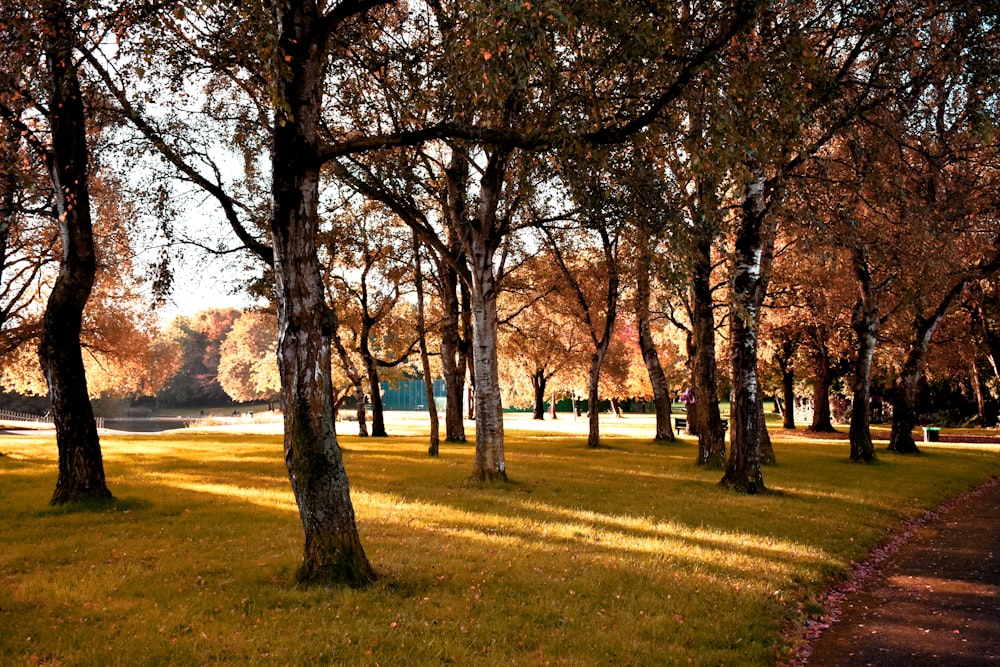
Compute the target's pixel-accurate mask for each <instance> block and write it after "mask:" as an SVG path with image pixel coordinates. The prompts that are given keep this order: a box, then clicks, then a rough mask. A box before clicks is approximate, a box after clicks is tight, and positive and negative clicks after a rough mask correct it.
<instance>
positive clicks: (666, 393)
mask: <svg viewBox="0 0 1000 667" xmlns="http://www.w3.org/2000/svg"><path fill="white" fill-rule="evenodd" d="M649 274H650V249H649V239H648V238H647V236H646V235H645V234H643V233H642V232H641V231H640V233H639V239H638V252H637V255H636V294H635V319H636V327H637V328H638V329H639V349H640V350H641V351H642V361H643V363H644V364H645V365H646V373H647V374H648V375H649V384H650V385H651V386H652V387H653V405H654V406H655V407H656V432H655V434H654V435H653V440H655V441H660V442H662V441H673V440H675V439H676V438H675V437H674V429H673V426H672V425H671V424H670V407H671V400H670V387H669V386H668V385H667V375H666V373H664V372H663V366H662V365H661V364H660V355H659V354H657V352H656V343H655V342H653V331H652V327H651V326H650V317H649V299H650V286H649Z"/></svg>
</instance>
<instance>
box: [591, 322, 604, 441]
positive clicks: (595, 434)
mask: <svg viewBox="0 0 1000 667" xmlns="http://www.w3.org/2000/svg"><path fill="white" fill-rule="evenodd" d="M608 342H609V341H608V340H607V339H605V340H603V341H602V344H601V345H598V347H597V350H596V351H595V352H594V354H592V355H590V376H589V379H588V382H587V401H588V402H589V405H590V410H588V411H587V419H588V430H587V446H588V447H591V448H596V447H600V446H601V411H600V410H599V409H598V407H597V404H598V401H599V400H600V397H601V396H600V394H601V365H602V364H603V363H604V355H605V353H606V352H607V351H608Z"/></svg>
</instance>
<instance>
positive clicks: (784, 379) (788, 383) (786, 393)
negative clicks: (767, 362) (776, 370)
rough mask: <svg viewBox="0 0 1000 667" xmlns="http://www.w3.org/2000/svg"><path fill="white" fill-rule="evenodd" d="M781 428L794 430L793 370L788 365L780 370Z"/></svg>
mask: <svg viewBox="0 0 1000 667" xmlns="http://www.w3.org/2000/svg"><path fill="white" fill-rule="evenodd" d="M781 397H782V404H783V405H782V409H781V426H782V428H787V429H791V430H794V429H795V369H794V368H793V367H792V366H791V365H789V366H787V367H785V368H782V369H781Z"/></svg>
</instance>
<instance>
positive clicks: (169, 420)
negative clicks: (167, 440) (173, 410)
mask: <svg viewBox="0 0 1000 667" xmlns="http://www.w3.org/2000/svg"><path fill="white" fill-rule="evenodd" d="M192 421H195V418H194V417H149V418H147V417H113V418H106V419H105V420H104V428H110V429H114V430H116V431H133V432H135V433H150V432H152V431H169V430H172V429H177V428H184V425H185V424H188V423H190V422H192Z"/></svg>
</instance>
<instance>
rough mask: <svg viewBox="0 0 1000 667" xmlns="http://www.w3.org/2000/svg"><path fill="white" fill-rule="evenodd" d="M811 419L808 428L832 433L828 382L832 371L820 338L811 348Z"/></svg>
mask: <svg viewBox="0 0 1000 667" xmlns="http://www.w3.org/2000/svg"><path fill="white" fill-rule="evenodd" d="M812 358H813V419H812V424H811V425H810V426H809V430H810V431H812V432H814V433H833V432H834V430H835V429H834V428H833V420H832V416H831V414H830V384H831V383H832V382H833V371H832V370H831V368H830V353H829V351H828V350H827V348H826V344H825V343H824V342H823V341H822V340H821V341H820V342H819V344H818V345H817V346H816V348H815V349H814V350H813V355H812Z"/></svg>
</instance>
